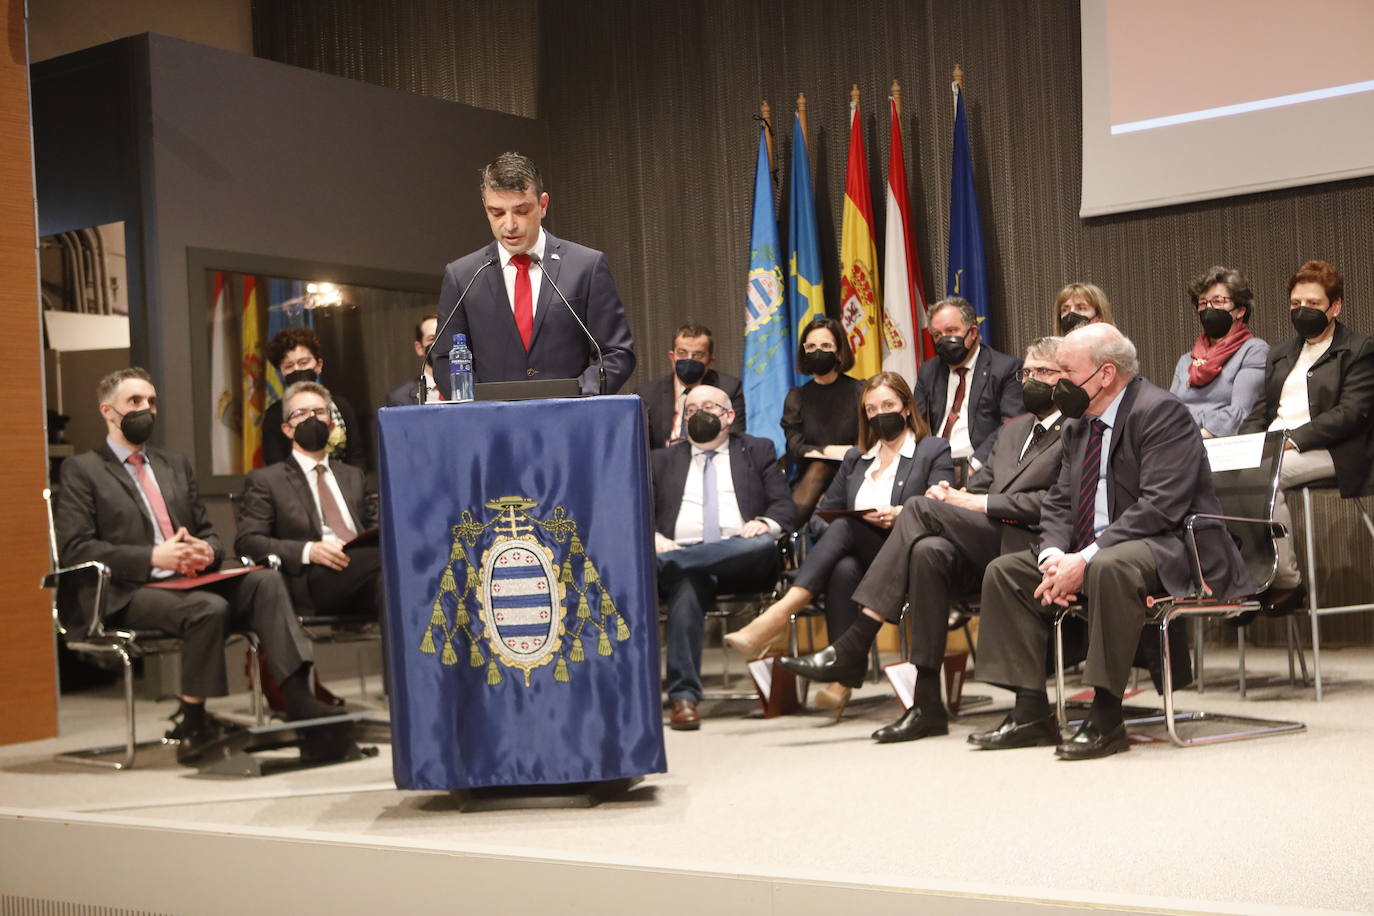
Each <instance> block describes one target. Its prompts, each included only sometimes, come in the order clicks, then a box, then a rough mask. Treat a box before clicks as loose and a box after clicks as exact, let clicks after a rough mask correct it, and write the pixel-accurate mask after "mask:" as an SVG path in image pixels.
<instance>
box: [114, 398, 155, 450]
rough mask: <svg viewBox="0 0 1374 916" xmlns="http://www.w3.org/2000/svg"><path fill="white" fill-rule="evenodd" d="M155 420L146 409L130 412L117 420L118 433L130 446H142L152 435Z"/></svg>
mask: <svg viewBox="0 0 1374 916" xmlns="http://www.w3.org/2000/svg"><path fill="white" fill-rule="evenodd" d="M156 421H157V418H156V417H154V416H153V412H152V411H151V410H149V409H148V408H146V407H145V408H144V409H143V410H131V411H129V412H128V413H126V414H125V415H124V416H122V417H120V418H119V431H120V433H122V434H123V435H124V438H125V439H126V440H127V441H128V442H129V444H130V445H142V444H143V443H145V442H147V441H148V437H149V436H151V435H152V434H153V424H154V423H155V422H156Z"/></svg>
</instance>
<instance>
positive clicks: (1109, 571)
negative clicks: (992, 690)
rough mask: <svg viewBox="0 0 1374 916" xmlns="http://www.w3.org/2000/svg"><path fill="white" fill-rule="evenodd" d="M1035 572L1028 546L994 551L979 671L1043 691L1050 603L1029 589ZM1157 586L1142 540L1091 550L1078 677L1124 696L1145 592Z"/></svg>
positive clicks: (993, 680) (985, 677)
mask: <svg viewBox="0 0 1374 916" xmlns="http://www.w3.org/2000/svg"><path fill="white" fill-rule="evenodd" d="M1041 578H1042V576H1041V573H1040V570H1039V568H1038V567H1037V566H1036V562H1035V557H1034V556H1032V555H1031V553H1030V552H1029V551H1023V552H1017V553H1012V554H1007V555H1005V556H1001V557H998V558H997V559H996V560H993V561H992V563H990V564H989V565H988V569H987V573H986V574H984V576H983V610H982V617H981V620H980V623H979V641H978V678H979V680H982V681H986V682H987V683H990V684H996V685H998V686H1001V687H1009V688H1016V687H1023V688H1030V689H1034V690H1043V689H1044V687H1045V658H1046V656H1047V655H1049V654H1050V653H1051V651H1052V650H1051V647H1050V639H1051V636H1052V633H1051V627H1052V626H1053V625H1054V615H1055V613H1056V611H1057V608H1055V607H1052V606H1051V607H1046V606H1045V605H1042V604H1041V603H1040V599H1039V598H1036V597H1035V596H1034V593H1035V589H1036V588H1037V587H1038V586H1039V585H1040V581H1041ZM1162 590H1163V587H1162V586H1161V585H1160V582H1159V573H1158V571H1157V570H1156V568H1155V559H1154V554H1152V553H1151V552H1150V548H1149V545H1147V544H1145V543H1144V542H1143V541H1127V542H1125V543H1122V544H1115V545H1113V546H1111V547H1106V548H1104V549H1102V550H1099V551H1098V552H1097V555H1096V556H1095V557H1093V560H1092V562H1091V563H1089V564H1088V568H1087V572H1086V574H1085V576H1084V584H1083V593H1082V594H1081V595H1080V597H1081V598H1082V599H1083V603H1084V606H1085V608H1086V610H1087V613H1088V653H1087V661H1086V664H1085V666H1084V668H1083V681H1084V683H1086V684H1088V685H1090V686H1092V687H1102V688H1105V689H1107V690H1110V691H1111V692H1112V693H1114V694H1116V695H1117V696H1123V695H1124V694H1125V692H1126V686H1127V684H1128V683H1129V682H1130V675H1131V662H1132V660H1133V659H1134V658H1135V655H1136V647H1137V646H1138V645H1139V644H1140V628H1141V627H1142V626H1143V625H1144V623H1145V599H1146V598H1148V597H1149V596H1150V595H1152V594H1158V593H1160V592H1161V591H1162Z"/></svg>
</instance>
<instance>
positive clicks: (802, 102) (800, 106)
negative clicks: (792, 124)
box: [797, 92, 810, 143]
mask: <svg viewBox="0 0 1374 916" xmlns="http://www.w3.org/2000/svg"><path fill="white" fill-rule="evenodd" d="M797 120H798V121H800V122H801V129H802V139H803V140H806V93H805V92H798V93H797ZM807 142H808V143H809V142H810V141H809V140H807Z"/></svg>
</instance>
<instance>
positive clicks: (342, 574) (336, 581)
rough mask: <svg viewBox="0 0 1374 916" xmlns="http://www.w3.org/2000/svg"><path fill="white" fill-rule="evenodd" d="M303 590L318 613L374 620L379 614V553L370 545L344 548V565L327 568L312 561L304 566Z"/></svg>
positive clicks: (380, 606)
mask: <svg viewBox="0 0 1374 916" xmlns="http://www.w3.org/2000/svg"><path fill="white" fill-rule="evenodd" d="M305 585H306V589H307V590H308V591H309V593H310V603H311V605H312V606H313V607H314V609H315V612H316V613H318V614H323V615H328V616H352V615H357V616H363V617H371V618H373V619H376V620H380V619H381V615H382V552H381V549H380V548H378V547H376V546H373V547H356V548H353V549H350V550H349V551H348V565H347V566H346V567H344V568H343V569H330V568H329V567H328V566H321V565H319V564H318V563H312V564H310V565H309V566H307V567H306V573H305Z"/></svg>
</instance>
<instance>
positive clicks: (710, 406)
mask: <svg viewBox="0 0 1374 916" xmlns="http://www.w3.org/2000/svg"><path fill="white" fill-rule="evenodd" d="M729 409H730V408H728V407H722V406H721V405H719V404H714V403H711V402H709V401H708V402H707V403H705V404H688V405H687V406H686V407H685V408H683V411H682V413H683V415H684V416H685V417H687V419H689V420H690V419H691V418H692V417H693V416H695V415H696V414H697V413H699V412H700V411H703V410H704V411H706V412H707V413H709V414H711V415H712V416H715V417H723V416H725V412H726V411H727V410H729Z"/></svg>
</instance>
